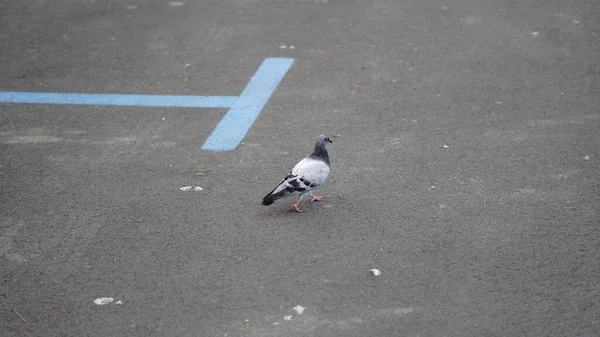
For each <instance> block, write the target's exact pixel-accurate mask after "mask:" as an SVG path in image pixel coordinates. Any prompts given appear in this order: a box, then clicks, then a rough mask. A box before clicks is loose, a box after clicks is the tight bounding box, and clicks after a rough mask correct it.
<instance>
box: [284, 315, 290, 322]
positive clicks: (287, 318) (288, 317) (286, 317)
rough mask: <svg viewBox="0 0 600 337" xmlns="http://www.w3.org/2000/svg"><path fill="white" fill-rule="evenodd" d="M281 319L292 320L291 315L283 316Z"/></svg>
mask: <svg viewBox="0 0 600 337" xmlns="http://www.w3.org/2000/svg"><path fill="white" fill-rule="evenodd" d="M283 319H284V320H286V321H291V320H292V315H289V316H283Z"/></svg>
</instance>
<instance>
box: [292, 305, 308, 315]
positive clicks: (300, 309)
mask: <svg viewBox="0 0 600 337" xmlns="http://www.w3.org/2000/svg"><path fill="white" fill-rule="evenodd" d="M304 309H306V308H304V307H303V306H301V305H297V306H295V307H294V310H296V312H297V313H298V315H302V313H303V312H304Z"/></svg>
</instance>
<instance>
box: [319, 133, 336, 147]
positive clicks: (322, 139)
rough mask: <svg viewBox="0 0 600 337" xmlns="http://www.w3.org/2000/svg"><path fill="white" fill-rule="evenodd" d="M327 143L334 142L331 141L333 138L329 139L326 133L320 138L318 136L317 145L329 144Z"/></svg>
mask: <svg viewBox="0 0 600 337" xmlns="http://www.w3.org/2000/svg"><path fill="white" fill-rule="evenodd" d="M327 143H333V142H332V141H331V139H329V137H327V136H325V135H320V136H319V138H317V146H319V147H325V145H327Z"/></svg>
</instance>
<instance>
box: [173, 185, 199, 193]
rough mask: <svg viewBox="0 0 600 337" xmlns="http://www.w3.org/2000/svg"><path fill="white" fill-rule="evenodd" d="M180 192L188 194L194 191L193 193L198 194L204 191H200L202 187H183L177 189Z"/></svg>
mask: <svg viewBox="0 0 600 337" xmlns="http://www.w3.org/2000/svg"><path fill="white" fill-rule="evenodd" d="M179 190H180V191H183V192H188V191H192V190H193V191H194V192H200V191H203V190H204V189H202V187H200V186H183V187H180V188H179Z"/></svg>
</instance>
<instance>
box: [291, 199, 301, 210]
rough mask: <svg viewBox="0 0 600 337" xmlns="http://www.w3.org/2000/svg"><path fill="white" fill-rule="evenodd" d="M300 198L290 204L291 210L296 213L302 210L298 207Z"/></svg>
mask: <svg viewBox="0 0 600 337" xmlns="http://www.w3.org/2000/svg"><path fill="white" fill-rule="evenodd" d="M300 201H301V200H300V199H298V201H296V203H294V204H293V205H292V210H294V211H296V212H298V213H302V210H301V209H300Z"/></svg>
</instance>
